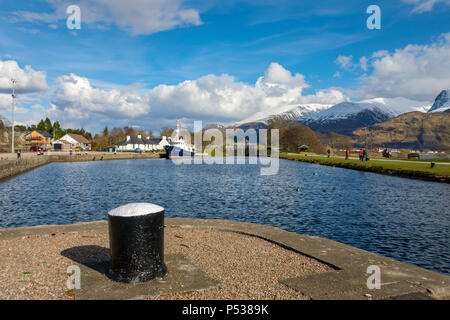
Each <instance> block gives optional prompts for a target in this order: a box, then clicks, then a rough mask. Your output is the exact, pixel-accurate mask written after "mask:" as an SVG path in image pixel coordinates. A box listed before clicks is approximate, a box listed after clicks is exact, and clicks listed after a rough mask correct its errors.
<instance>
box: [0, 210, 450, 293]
mask: <svg viewBox="0 0 450 320" xmlns="http://www.w3.org/2000/svg"><path fill="white" fill-rule="evenodd" d="M165 224H166V234H167V235H168V242H166V247H167V248H171V249H168V252H166V254H167V256H166V263H167V265H168V268H169V273H168V276H166V277H164V278H162V279H156V280H152V281H149V282H147V283H145V284H139V285H127V284H120V283H115V282H112V281H110V280H108V278H107V277H106V275H105V273H106V272H107V271H106V270H107V269H108V266H109V255H108V251H109V250H108V249H107V223H106V222H105V221H99V222H92V223H82V224H75V225H63V226H39V227H26V228H12V229H0V244H1V245H0V248H4V249H3V250H7V252H2V257H6V259H8V258H9V257H15V259H19V261H22V263H23V265H21V264H18V263H16V264H15V265H8V264H7V265H6V266H5V265H2V266H1V269H2V270H1V273H0V278H3V280H9V281H11V279H16V280H17V281H16V282H13V283H8V285H6V289H5V288H2V290H0V292H8V291H7V290H16V289H17V288H22V289H23V290H24V292H27V293H28V294H29V296H28V298H32V299H36V298H43V297H44V298H45V296H41V295H40V293H41V294H43V293H45V292H47V291H48V290H46V286H47V285H48V282H46V281H43V280H42V279H48V277H49V275H48V274H46V273H45V272H42V270H39V269H37V270H35V271H33V272H36V275H35V276H36V277H37V278H35V280H34V281H35V282H33V283H34V286H33V285H32V284H33V283H32V284H30V282H28V283H27V282H26V281H27V277H28V276H32V273H31V272H30V271H28V272H30V273H29V274H25V273H26V272H27V270H25V269H23V270H21V269H20V268H18V266H26V265H28V266H31V265H37V266H40V267H41V268H42V267H46V268H47V269H46V270H50V273H52V272H53V274H51V275H50V276H53V277H57V278H58V277H59V278H58V279H59V280H58V281H59V282H58V283H59V286H60V287H59V290H60V291H59V293H61V290H64V285H63V284H61V282H64V276H63V275H64V272H65V271H64V270H63V271H62V272H61V270H59V269H55V268H54V263H55V261H60V263H61V261H62V260H61V259H69V260H67V261H65V260H64V261H65V262H64V263H65V266H67V264H68V263H75V264H79V265H81V268H82V273H83V274H84V275H85V277H84V280H82V281H84V282H83V283H84V285H82V289H81V290H75V291H74V292H72V293H71V295H70V297H75V298H76V299H128V298H134V299H141V298H151V299H155V298H157V299H168V298H171V299H172V298H174V299H195V298H198V299H233V298H235V299H241V298H250V299H253V298H267V299H276V298H279V299H303V298H306V299H367V300H371V299H414V300H415V299H449V298H450V277H449V276H446V275H444V274H440V273H437V272H434V271H430V270H426V269H423V268H419V267H417V266H414V265H410V264H406V263H403V262H399V261H397V260H394V259H391V258H387V257H384V256H381V255H378V254H374V253H371V252H367V251H364V250H361V249H357V248H355V247H351V246H347V245H344V244H342V243H338V242H335V241H332V240H328V239H323V238H318V237H311V236H306V235H301V234H296V233H292V232H287V231H284V230H281V229H279V228H275V227H271V226H265V225H258V224H252V223H243V222H234V221H227V220H211V219H186V218H167V219H166V221H165ZM195 230H197V231H195ZM201 230H203V231H205V232H206V233H204V232H203V231H201ZM224 232H225V233H224ZM230 232H231V233H230ZM227 233H229V234H230V236H231V237H228V236H227ZM233 234H234V235H235V236H233ZM238 235H240V236H238ZM67 236H70V237H74V239H66V238H65V237H67ZM77 237H78V238H77ZM208 237H209V238H208ZM42 239H44V240H45V241H46V243H47V245H45V244H44V243H41V242H42V241H44V240H42ZM77 239H78V240H77ZM208 239H209V240H208ZM214 239H215V240H214ZM217 239H219V240H218V241H217ZM40 241H41V242H40ZM45 241H44V242H45ZM80 241H81V242H83V243H81V242H80ZM261 241H262V242H261ZM25 242H26V243H25ZM39 243H40V245H37V244H39ZM24 244H25V246H24ZM33 244H34V245H35V247H33ZM80 245H81V248H80ZM52 246H57V247H58V249H57V250H55V252H53V251H52V253H49V252H47V250H48V249H47V248H51V247H52ZM5 248H6V249H5ZM33 248H34V249H33ZM174 248H175V249H174ZM180 248H183V250H184V251H180V250H178V249H180ZM81 249H82V250H81ZM26 250H28V251H30V253H29V255H30V256H27V254H25V253H26V252H27V251H26ZM39 250H40V251H41V252H42V254H38V253H36V252H39ZM177 250H178V251H177ZM46 252H47V254H45V253H46ZM205 253H208V254H209V256H208V257H207V256H205ZM221 253H222V254H224V259H222V258H220V257H219V256H220V254H221ZM272 256H273V257H276V259H274V260H273V262H270V261H272V260H271V259H272V258H271V257H272ZM30 257H34V259H31V258H30ZM49 258H50V259H49ZM196 259H197V260H196ZM217 259H219V260H217ZM221 259H222V260H221ZM2 260H3V261H5V260H4V259H3V258H2ZM249 261H250V263H251V265H248V262H249ZM296 263H300V264H299V265H296ZM371 266H372V267H373V266H376V267H377V268H379V270H380V272H381V273H380V284H381V286H380V289H369V288H368V286H367V281H368V278H369V276H370V274H368V273H367V270H368V268H369V267H371ZM240 267H242V268H240ZM245 270H247V271H246V272H247V273H245ZM268 270H272V271H273V272H267V271H268ZM277 270H278V271H277ZM296 270H297V271H300V272H299V273H298V272H297V273H296ZM249 271H250V272H249ZM39 272H40V273H39ZM13 274H16V277H13ZM17 274H20V276H21V277H19V278H17ZM242 274H244V277H240V275H242ZM46 277H47V278H46ZM246 277H248V279H250V280H251V281H250V282H249V280H248V279H247V281H246V280H245V279H246ZM253 277H255V278H253ZM254 279H258V280H257V281H256V280H254ZM255 281H256V282H255ZM253 282H254V283H257V285H252V283H253ZM0 283H5V282H4V281H0ZM248 283H250V285H248V286H247V285H246V284H248ZM25 284H28V287H27V286H25ZM8 288H9V289H8ZM36 288H40V291H37V289H36ZM4 290H6V291H4ZM252 290H254V291H252ZM264 292H269V293H270V295H269V296H264V295H262V296H261V294H263V293H264ZM67 294H68V293H67V292H66V296H67ZM3 298H5V297H3ZM54 298H61V296H59V297H54Z"/></svg>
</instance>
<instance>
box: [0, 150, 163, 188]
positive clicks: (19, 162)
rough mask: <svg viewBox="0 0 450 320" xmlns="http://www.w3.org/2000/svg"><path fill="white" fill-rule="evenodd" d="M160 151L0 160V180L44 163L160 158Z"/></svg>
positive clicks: (52, 155) (54, 155) (55, 155)
mask: <svg viewBox="0 0 450 320" xmlns="http://www.w3.org/2000/svg"><path fill="white" fill-rule="evenodd" d="M159 158H160V154H159V153H143V154H136V153H117V154H111V153H106V152H105V153H89V154H87V155H86V154H81V153H79V154H73V155H72V156H70V155H66V154H64V155H58V154H51V155H43V156H32V157H24V158H22V159H15V160H1V161H0V182H2V181H4V180H7V179H10V178H12V177H15V176H17V175H20V174H22V173H25V172H28V171H31V170H33V169H36V168H39V167H41V166H43V165H46V164H50V163H55V162H86V161H105V160H128V159H159Z"/></svg>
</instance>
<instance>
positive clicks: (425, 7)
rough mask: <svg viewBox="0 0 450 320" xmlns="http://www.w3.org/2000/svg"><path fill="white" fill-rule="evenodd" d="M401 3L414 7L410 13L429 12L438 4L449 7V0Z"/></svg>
mask: <svg viewBox="0 0 450 320" xmlns="http://www.w3.org/2000/svg"><path fill="white" fill-rule="evenodd" d="M402 2H404V3H408V4H412V5H414V8H413V9H412V11H411V13H423V12H430V11H432V10H433V7H434V5H435V4H438V3H442V4H445V5H450V0H402Z"/></svg>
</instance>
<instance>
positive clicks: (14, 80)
mask: <svg viewBox="0 0 450 320" xmlns="http://www.w3.org/2000/svg"><path fill="white" fill-rule="evenodd" d="M11 83H12V129H11V152H12V153H14V99H15V98H16V96H15V84H16V83H17V80H16V79H11Z"/></svg>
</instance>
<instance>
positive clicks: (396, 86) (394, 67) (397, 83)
mask: <svg viewBox="0 0 450 320" xmlns="http://www.w3.org/2000/svg"><path fill="white" fill-rule="evenodd" d="M372 57H373V59H372V60H371V66H372V68H373V71H372V73H371V74H370V75H367V76H366V75H365V76H362V77H361V78H360V79H361V81H362V83H363V88H362V91H364V92H365V93H366V95H368V96H382V97H399V96H401V97H405V98H409V99H416V100H428V101H433V100H434V98H435V97H436V95H437V94H438V93H439V92H440V91H441V90H442V89H446V88H449V87H450V33H447V34H443V35H441V36H440V37H439V39H438V40H437V41H436V42H435V43H433V44H431V45H408V46H406V47H404V48H403V49H397V50H395V52H393V53H389V52H387V51H379V52H376V53H375V54H374V55H373V56H372Z"/></svg>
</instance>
